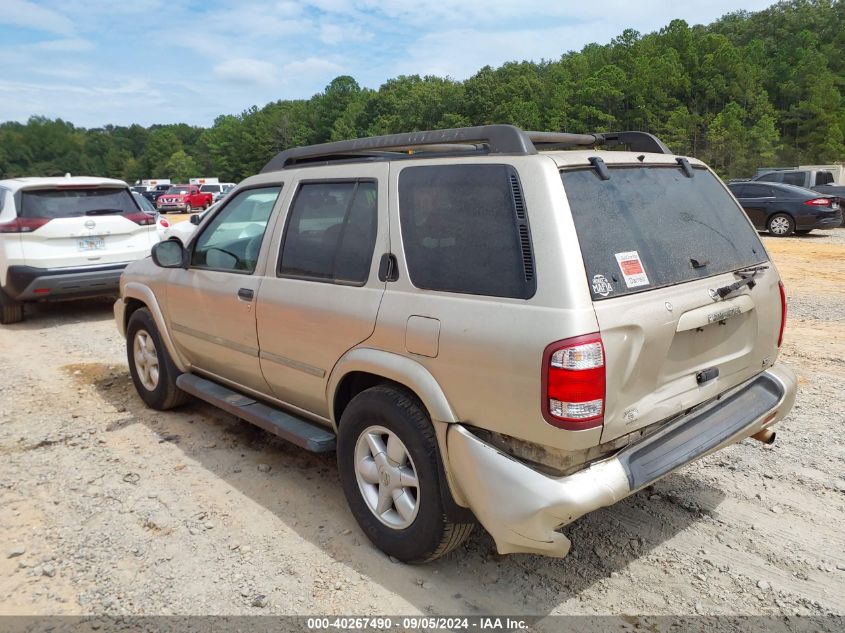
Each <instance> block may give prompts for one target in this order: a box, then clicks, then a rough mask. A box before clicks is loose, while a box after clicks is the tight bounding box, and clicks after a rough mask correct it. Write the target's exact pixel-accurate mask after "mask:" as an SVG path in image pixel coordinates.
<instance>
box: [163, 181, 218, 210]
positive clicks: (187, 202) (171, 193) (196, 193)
mask: <svg viewBox="0 0 845 633" xmlns="http://www.w3.org/2000/svg"><path fill="white" fill-rule="evenodd" d="M210 206H211V194H210V193H203V192H201V191H200V188H199V187H198V186H197V185H173V186H171V187H170V189H168V190H167V191H166V192H165V193H163V194H162V195H161V196H160V197H159V199H158V200H156V207H157V208H158V210H159V211H160V212H161V213H169V212H170V211H181V212H182V213H191V212H192V211H193V210H194V209H207V208H208V207H210Z"/></svg>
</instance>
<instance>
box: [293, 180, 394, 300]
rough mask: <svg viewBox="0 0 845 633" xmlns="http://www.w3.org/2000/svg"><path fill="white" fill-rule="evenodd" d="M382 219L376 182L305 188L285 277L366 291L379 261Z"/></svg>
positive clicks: (318, 184)
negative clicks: (375, 253)
mask: <svg viewBox="0 0 845 633" xmlns="http://www.w3.org/2000/svg"><path fill="white" fill-rule="evenodd" d="M377 219H378V197H377V191H376V183H375V182H374V181H371V180H361V181H345V182H314V183H304V184H303V185H302V186H301V187H300V188H299V191H298V192H297V195H296V198H295V199H294V202H293V208H292V209H291V211H290V218H289V220H288V225H287V228H286V230H285V239H284V244H283V245H282V257H281V263H280V266H279V274H280V275H282V276H285V277H297V278H303V279H311V280H315V281H330V282H339V283H348V284H356V285H363V284H364V283H366V281H367V278H368V277H369V274H370V264H371V263H372V261H373V250H374V249H375V243H376V229H377Z"/></svg>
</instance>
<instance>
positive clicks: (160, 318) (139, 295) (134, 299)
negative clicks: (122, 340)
mask: <svg viewBox="0 0 845 633" xmlns="http://www.w3.org/2000/svg"><path fill="white" fill-rule="evenodd" d="M121 296H122V301H123V303H124V304H125V306H126V307H125V309H124V312H123V323H122V324H121V331H122V332H126V326H127V325H128V324H129V319H130V317H131V316H132V314H133V313H134V312H136V311H137V310H140V309H141V308H147V310H149V311H150V314H151V315H152V317H153V321H155V324H156V327H157V328H158V332H159V335H160V336H161V340H162V341H163V342H164V346H165V347H166V348H167V351H168V353H169V354H170V358H172V359H173V363H174V364H175V365H176V367H177V369H178V370H179V371H181V372H185V371H188V369H189V368H190V366H189V364H188V363H186V362H185V361H184V359H183V358H182V357H181V356H180V355H179V352H178V350H177V349H176V345H174V343H173V339H172V338H171V337H170V331H169V330H168V329H167V325H166V323H165V320H164V313H163V312H162V311H161V306H159V303H158V300H157V299H156V296H155V294H154V293H153V291H152V290H151V289H150V288H149V287H148V286H145V285H143V284H140V283H137V282H131V281H130V282H129V283H127V284H126V285H125V286H124V287H123V292H122V295H121Z"/></svg>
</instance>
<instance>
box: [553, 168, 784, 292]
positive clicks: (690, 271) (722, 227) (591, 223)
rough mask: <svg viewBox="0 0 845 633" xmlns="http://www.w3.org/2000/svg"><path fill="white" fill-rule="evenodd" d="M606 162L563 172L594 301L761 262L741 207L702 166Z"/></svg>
mask: <svg viewBox="0 0 845 633" xmlns="http://www.w3.org/2000/svg"><path fill="white" fill-rule="evenodd" d="M693 173H694V177H693V178H688V177H687V176H685V175H684V173H683V171H682V170H680V169H678V168H677V167H611V168H610V179H609V180H601V178H599V176H598V175H597V173H596V171H595V170H594V169H577V170H573V171H564V172H562V173H561V180H562V181H563V186H564V189H565V191H566V196H567V198H568V200H569V206H570V208H571V209H572V217H573V220H574V222H575V228H576V231H577V232H578V239H579V241H580V243H581V254H582V257H583V259H584V264H585V266H586V269H587V277H588V281H589V282H590V288H591V292H592V295H593V300H596V301H598V300H603V299H608V298H613V297H616V296H620V295H625V294H631V293H634V292H642V291H647V290H652V289H655V288H661V287H665V286H671V285H674V284H679V283H684V282H687V281H692V280H694V279H700V278H704V277H711V276H713V275H718V274H722V273H725V272H728V271H732V270H737V269H740V268H745V267H747V266H752V265H755V264H759V263H761V262H763V261H766V260H767V259H768V258H767V256H766V252H765V250H764V248H763V245H762V243H761V242H760V239H759V237H758V236H757V233H756V231H755V230H754V229H753V228H752V227H751V226H750V225H749V223H748V220H747V219H746V216H745V214H744V213H743V211H742V209H741V208H740V207H738V206H737V204H736V202H734V200H733V199H732V198H731V197H730V196H729V195H728V193H727V192H726V191H725V189H724V188H723V186H722V184H721V183H720V182H719V181H718V180H717V179H716V177H715V176H713V174H711V173H710V172H709V171H707V170H706V169H701V168H697V169H694V170H693Z"/></svg>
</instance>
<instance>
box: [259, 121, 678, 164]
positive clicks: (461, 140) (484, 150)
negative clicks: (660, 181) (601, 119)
mask: <svg viewBox="0 0 845 633" xmlns="http://www.w3.org/2000/svg"><path fill="white" fill-rule="evenodd" d="M597 145H607V146H610V147H613V146H616V145H626V146H628V148H629V149H630V150H631V151H634V152H656V153H659V154H671V153H672V152H671V151H670V150H669V148H668V147H666V145H664V144H663V143H662V142H661V141H660V139H658V138H657V137H655V136H653V135H651V134H648V133H647V132H603V133H596V134H570V133H568V132H525V131H523V130H521V129H519V128H518V127H514V126H513V125H481V126H476V127H462V128H454V129H450V130H431V131H427V132H407V133H402V134H388V135H386V136H371V137H368V138H359V139H354V140H351V141H336V142H334V143H322V144H320V145H308V146H305V147H295V148H292V149H287V150H285V151H283V152H279V153H278V154H277V155H276V156H274V157H273V158H272V159H271V160H270V162H268V163H267V164H266V165H265V166H264V169H262V170H261V173H267V172H272V171H278V170H280V169H285V168H290V167H294V166H301V165H307V164H325V163H328V162H338V161H360V160H388V159H395V158H403V157H404V158H407V157H409V156H412V155H417V156H421V155H427V156H432V155H433V154H444V153H450V154H453V155H454V154H455V153H458V154H494V155H511V156H528V155H531V154H536V153H537V151H538V149H539V150H549V149H560V148H566V147H573V146H586V147H595V146H597Z"/></svg>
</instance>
